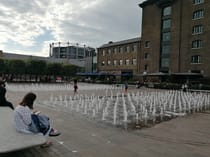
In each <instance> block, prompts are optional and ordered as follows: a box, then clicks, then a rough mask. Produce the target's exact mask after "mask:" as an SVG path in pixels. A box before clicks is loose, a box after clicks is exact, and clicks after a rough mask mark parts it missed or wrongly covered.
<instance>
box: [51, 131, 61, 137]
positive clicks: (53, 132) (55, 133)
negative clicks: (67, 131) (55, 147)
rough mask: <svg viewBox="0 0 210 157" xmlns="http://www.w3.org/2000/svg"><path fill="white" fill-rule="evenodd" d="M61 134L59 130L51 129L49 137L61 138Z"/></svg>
mask: <svg viewBox="0 0 210 157" xmlns="http://www.w3.org/2000/svg"><path fill="white" fill-rule="evenodd" d="M60 134H61V133H60V132H59V131H58V130H55V129H51V131H50V133H49V136H59V135H60Z"/></svg>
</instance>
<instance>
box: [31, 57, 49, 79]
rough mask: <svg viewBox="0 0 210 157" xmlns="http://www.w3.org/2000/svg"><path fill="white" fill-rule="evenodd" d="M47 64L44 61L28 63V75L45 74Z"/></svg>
mask: <svg viewBox="0 0 210 157" xmlns="http://www.w3.org/2000/svg"><path fill="white" fill-rule="evenodd" d="M46 67H47V64H46V62H45V61H43V60H29V61H28V62H27V73H28V74H35V75H41V74H45V71H46Z"/></svg>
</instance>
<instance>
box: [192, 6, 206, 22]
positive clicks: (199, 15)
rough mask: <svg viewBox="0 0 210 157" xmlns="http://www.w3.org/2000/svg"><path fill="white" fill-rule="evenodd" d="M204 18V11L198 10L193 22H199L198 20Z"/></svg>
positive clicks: (194, 14) (195, 12) (194, 13)
mask: <svg viewBox="0 0 210 157" xmlns="http://www.w3.org/2000/svg"><path fill="white" fill-rule="evenodd" d="M202 18H204V10H203V9H200V10H196V11H194V12H193V17H192V19H193V20H198V19H202Z"/></svg>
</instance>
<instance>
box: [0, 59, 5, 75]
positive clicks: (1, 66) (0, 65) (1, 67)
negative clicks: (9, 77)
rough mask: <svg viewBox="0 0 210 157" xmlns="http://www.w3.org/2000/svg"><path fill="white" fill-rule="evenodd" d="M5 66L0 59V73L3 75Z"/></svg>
mask: <svg viewBox="0 0 210 157" xmlns="http://www.w3.org/2000/svg"><path fill="white" fill-rule="evenodd" d="M5 69H6V65H5V62H4V60H3V59H0V73H5Z"/></svg>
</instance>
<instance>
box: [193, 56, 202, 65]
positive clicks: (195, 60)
mask: <svg viewBox="0 0 210 157" xmlns="http://www.w3.org/2000/svg"><path fill="white" fill-rule="evenodd" d="M191 63H195V64H196V63H201V56H200V55H194V56H192V57H191Z"/></svg>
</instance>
